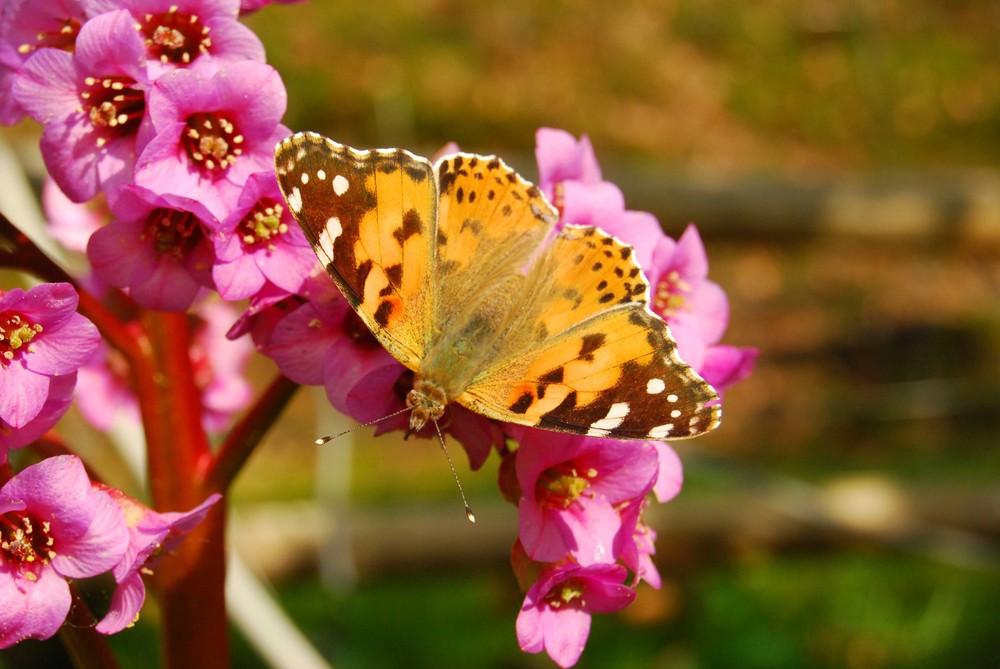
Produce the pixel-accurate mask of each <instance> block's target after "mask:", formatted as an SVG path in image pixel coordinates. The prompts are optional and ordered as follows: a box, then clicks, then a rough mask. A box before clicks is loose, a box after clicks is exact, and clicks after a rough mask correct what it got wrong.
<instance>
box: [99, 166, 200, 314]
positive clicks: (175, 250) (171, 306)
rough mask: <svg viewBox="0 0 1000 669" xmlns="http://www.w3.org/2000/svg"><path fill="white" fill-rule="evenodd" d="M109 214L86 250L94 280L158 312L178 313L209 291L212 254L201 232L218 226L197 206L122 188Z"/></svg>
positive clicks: (185, 200) (188, 200) (143, 190)
mask: <svg viewBox="0 0 1000 669" xmlns="http://www.w3.org/2000/svg"><path fill="white" fill-rule="evenodd" d="M111 212H112V213H113V214H114V215H115V217H116V219H115V220H114V221H113V222H111V223H110V224H109V225H107V226H105V227H103V228H101V229H100V230H98V231H97V232H95V233H94V234H93V236H92V237H91V238H90V243H89V244H88V245H87V256H88V257H89V258H90V262H91V263H92V265H93V269H94V273H95V274H96V275H97V277H98V278H99V279H101V280H102V281H105V282H107V283H109V284H111V285H112V286H117V287H119V288H128V290H129V294H130V295H131V296H132V299H133V300H135V301H136V302H137V303H138V304H139V305H140V306H143V307H146V308H149V309H158V310H161V311H184V310H185V309H187V308H188V307H190V306H191V304H192V302H194V300H195V298H197V297H198V296H199V294H200V293H201V292H202V291H203V290H204V289H206V288H211V287H212V263H213V262H214V260H215V254H214V253H213V250H212V244H211V242H210V241H209V238H208V235H207V233H206V228H207V227H208V226H214V225H218V224H217V223H216V221H215V218H214V217H213V216H212V214H211V213H210V212H209V211H208V210H207V209H206V208H205V207H204V206H203V205H202V204H201V202H198V201H196V200H193V199H191V198H186V197H181V196H179V195H158V194H156V193H154V192H153V191H151V190H148V189H146V188H141V187H139V186H133V185H128V186H123V187H122V188H121V189H119V191H118V196H117V197H116V198H115V199H114V200H113V201H112V202H111Z"/></svg>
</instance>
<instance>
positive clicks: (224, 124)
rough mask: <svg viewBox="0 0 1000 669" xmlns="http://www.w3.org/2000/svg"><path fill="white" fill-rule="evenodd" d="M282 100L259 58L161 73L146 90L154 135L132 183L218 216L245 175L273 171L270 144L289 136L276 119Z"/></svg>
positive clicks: (236, 193) (274, 76) (277, 82)
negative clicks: (182, 199) (197, 203)
mask: <svg viewBox="0 0 1000 669" xmlns="http://www.w3.org/2000/svg"><path fill="white" fill-rule="evenodd" d="M285 102H286V101H285V88H284V86H283V85H282V83H281V78H280V77H279V76H278V73H277V72H275V70H274V69H273V68H272V67H270V66H268V65H264V64H262V63H257V62H235V63H229V62H223V63H222V64H218V63H215V62H214V61H213V62H212V63H209V64H206V65H202V66H198V67H193V68H191V69H185V70H174V71H172V72H168V73H167V74H164V75H163V76H161V77H160V78H159V79H157V80H156V82H155V83H154V84H153V90H152V92H151V93H150V96H149V117H150V120H151V122H152V127H153V129H154V131H155V137H153V138H152V140H151V141H150V142H149V143H148V144H147V145H146V147H145V149H143V152H142V154H141V155H140V156H139V160H138V162H137V164H136V170H135V182H136V183H137V184H138V185H140V186H144V187H146V188H150V189H152V190H155V191H157V192H160V193H174V194H177V195H182V196H184V197H188V198H191V199H194V200H198V201H200V202H202V203H203V204H204V206H205V207H207V209H208V210H209V211H211V212H212V214H213V215H215V216H216V217H217V218H220V219H221V218H225V217H226V216H227V215H228V214H229V212H230V211H231V210H232V209H233V207H234V205H235V204H236V201H237V198H238V197H239V195H240V191H241V190H242V188H243V184H244V183H246V180H247V178H248V177H249V176H250V175H251V174H253V173H254V172H261V171H265V170H273V169H274V145H275V144H277V142H278V140H280V139H281V138H282V137H285V136H286V135H288V134H289V130H288V128H286V127H285V126H283V125H281V124H280V123H279V121H280V120H281V117H282V115H283V114H284V113H285Z"/></svg>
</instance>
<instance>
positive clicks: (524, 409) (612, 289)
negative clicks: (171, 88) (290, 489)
mask: <svg viewBox="0 0 1000 669" xmlns="http://www.w3.org/2000/svg"><path fill="white" fill-rule="evenodd" d="M275 164H276V167H277V175H278V183H279V184H280V185H281V191H282V193H283V194H284V196H285V199H286V200H287V201H288V206H289V207H290V208H291V210H292V214H293V215H294V216H295V219H296V220H297V221H298V222H299V224H300V225H301V226H302V229H303V230H304V231H305V234H306V236H307V237H308V238H309V241H310V242H311V243H312V245H313V249H314V250H315V251H316V254H317V255H318V256H319V258H320V260H321V261H322V262H323V264H324V265H325V266H326V269H327V271H328V272H329V273H330V275H331V276H332V277H333V279H334V281H335V282H336V283H337V285H338V286H339V287H340V290H341V291H342V292H343V294H344V296H345V297H346V298H347V300H348V302H350V304H351V306H352V307H353V308H354V309H355V311H357V313H358V315H359V316H360V317H361V319H362V320H364V322H365V323H366V324H367V325H368V327H369V328H370V329H371V331H372V333H373V334H374V335H375V337H376V338H377V339H378V340H379V342H381V343H382V345H383V346H384V347H385V348H386V349H388V351H389V352H390V353H392V355H394V356H395V357H396V358H397V359H398V360H399V361H400V362H401V363H403V364H404V365H405V366H406V367H408V368H409V369H411V370H413V372H414V374H415V377H414V383H413V390H411V391H410V393H409V395H408V396H407V398H406V404H407V406H408V407H409V408H410V409H411V414H410V428H411V429H412V430H413V431H417V430H420V429H421V428H422V427H423V426H424V425H425V424H426V423H427V422H428V421H436V420H437V419H438V418H440V417H441V416H442V414H443V412H444V410H445V407H446V406H447V405H448V404H449V403H450V402H458V403H459V404H461V405H462V406H464V407H467V408H469V409H471V410H472V411H475V412H478V413H480V414H482V415H484V416H488V417H489V418H495V419H497V420H501V421H507V422H511V423H518V424H521V425H530V426H534V427H540V428H545V429H548V430H557V431H561V432H572V433H576V434H586V435H592V436H599V437H612V438H615V439H657V440H662V439H680V438H684V437H693V436H695V435H698V434H701V433H703V432H707V431H709V430H711V429H713V428H715V427H716V426H717V425H718V424H719V421H720V419H721V414H722V410H721V407H720V406H719V404H718V395H717V394H716V392H715V390H714V389H713V388H712V387H711V386H710V385H709V384H707V383H706V382H705V381H703V380H702V379H701V377H699V376H698V374H697V373H696V372H695V371H694V370H693V369H691V367H689V366H688V365H687V364H685V363H684V362H682V361H681V359H680V358H679V357H678V356H677V345H676V344H675V343H674V341H673V340H672V339H671V337H670V334H669V331H668V329H667V326H666V324H665V323H664V322H663V320H662V319H660V318H659V317H658V316H656V315H655V314H654V313H653V312H652V311H650V309H649V308H648V307H647V304H648V302H649V285H648V283H647V282H646V279H645V277H644V276H643V273H642V269H641V268H640V267H639V266H638V265H637V264H636V262H635V260H634V258H633V254H632V247H630V246H627V245H625V244H623V243H622V242H620V241H619V240H618V239H616V238H614V237H612V236H610V235H608V234H607V233H605V232H603V231H602V230H600V229H598V228H594V227H581V226H574V225H566V226H564V227H563V228H562V229H561V230H560V231H559V232H558V233H557V234H555V235H552V234H551V233H552V230H553V228H554V227H555V225H556V222H557V218H558V213H557V211H556V210H555V209H554V208H553V207H552V205H550V204H549V203H548V202H547V201H546V200H545V198H544V196H543V195H542V193H541V192H540V191H539V189H538V188H537V187H535V186H533V185H531V184H529V183H528V182H526V181H524V180H523V179H522V178H521V177H520V176H518V175H517V174H516V173H515V172H514V171H513V170H511V169H510V168H509V167H507V165H505V164H504V163H503V161H501V160H500V159H498V158H495V157H491V156H477V155H470V154H465V153H459V154H454V155H449V156H445V157H444V158H442V159H441V160H439V161H438V162H437V164H436V165H432V164H431V163H430V161H428V160H427V159H425V158H421V157H419V156H415V155H413V154H411V153H409V152H407V151H403V150H401V149H377V150H373V151H358V150H356V149H352V148H350V147H347V146H343V145H341V144H337V143H336V142H333V141H331V140H329V139H327V138H325V137H322V136H320V135H317V134H315V133H298V134H295V135H293V136H291V137H289V138H288V139H285V140H284V141H282V142H281V143H280V144H279V145H278V147H277V149H276V152H275ZM550 238H551V239H550Z"/></svg>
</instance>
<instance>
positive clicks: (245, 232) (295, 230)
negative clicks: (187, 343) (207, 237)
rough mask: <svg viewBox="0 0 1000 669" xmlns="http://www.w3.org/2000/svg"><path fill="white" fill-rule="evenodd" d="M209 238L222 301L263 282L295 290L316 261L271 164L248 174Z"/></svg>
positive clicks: (253, 291)
mask: <svg viewBox="0 0 1000 669" xmlns="http://www.w3.org/2000/svg"><path fill="white" fill-rule="evenodd" d="M212 239H213V242H214V243H215V255H216V258H217V261H216V265H215V267H214V268H213V269H212V276H213V277H214V279H215V285H216V286H217V287H218V289H219V294H220V295H222V297H223V299H226V300H242V299H244V298H247V297H252V296H254V295H256V294H257V293H258V292H260V290H261V289H262V288H263V287H264V285H265V283H267V282H270V283H272V284H274V285H275V286H277V287H278V288H281V289H282V290H285V291H287V292H288V293H294V292H296V291H298V289H299V287H300V286H301V285H302V281H303V280H304V279H305V278H306V275H308V274H309V270H311V269H312V268H313V266H314V265H315V264H316V255H315V254H314V253H313V250H312V248H310V246H309V242H308V240H306V237H305V235H304V234H303V233H302V228H300V227H299V226H298V224H297V223H296V222H295V219H294V218H292V215H291V212H290V211H289V210H288V208H287V206H286V205H285V201H284V199H283V198H282V196H281V191H280V190H278V180H277V177H276V176H275V174H274V170H273V169H271V170H268V171H266V172H257V173H255V174H251V175H250V177H249V179H247V182H246V185H244V186H243V192H242V193H240V197H239V200H238V201H237V203H236V207H235V208H234V209H233V210H232V211H231V212H230V213H229V214H228V215H227V216H226V217H225V219H223V220H222V222H221V223H220V224H219V227H218V228H217V229H216V231H215V235H214V236H213V238H212Z"/></svg>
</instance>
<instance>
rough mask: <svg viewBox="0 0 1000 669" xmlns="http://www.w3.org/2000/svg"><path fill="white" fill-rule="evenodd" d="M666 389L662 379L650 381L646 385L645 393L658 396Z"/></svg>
mask: <svg viewBox="0 0 1000 669" xmlns="http://www.w3.org/2000/svg"><path fill="white" fill-rule="evenodd" d="M666 387H667V384H665V383H664V382H663V379H650V380H649V381H648V382H647V383H646V392H647V393H649V394H650V395H659V394H660V393H662V392H663V390H664V389H665V388H666Z"/></svg>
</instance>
